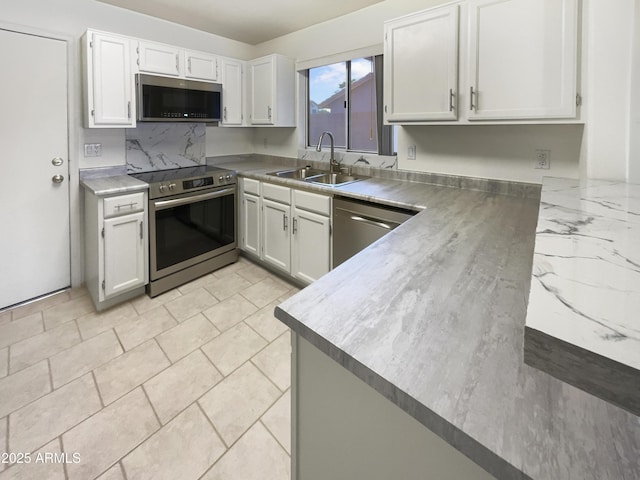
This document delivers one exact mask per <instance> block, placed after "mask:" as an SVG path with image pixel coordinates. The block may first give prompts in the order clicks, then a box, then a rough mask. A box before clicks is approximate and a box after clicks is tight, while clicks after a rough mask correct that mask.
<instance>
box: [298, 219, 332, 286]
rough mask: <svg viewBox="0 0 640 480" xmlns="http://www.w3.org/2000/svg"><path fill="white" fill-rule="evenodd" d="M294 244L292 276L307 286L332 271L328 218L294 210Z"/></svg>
mask: <svg viewBox="0 0 640 480" xmlns="http://www.w3.org/2000/svg"><path fill="white" fill-rule="evenodd" d="M291 234H292V241H291V257H292V259H291V260H292V263H291V267H292V269H291V273H292V274H293V276H294V277H297V278H299V279H300V280H303V281H305V282H307V283H311V282H314V281H316V280H317V279H318V278H320V277H321V276H322V275H324V274H325V273H327V272H328V271H329V270H330V269H331V227H330V220H329V218H328V217H325V216H323V215H318V214H317V213H312V212H308V211H306V210H302V209H299V208H295V209H294V212H293V223H292V230H291Z"/></svg>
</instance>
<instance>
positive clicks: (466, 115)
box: [384, 0, 579, 124]
mask: <svg viewBox="0 0 640 480" xmlns="http://www.w3.org/2000/svg"><path fill="white" fill-rule="evenodd" d="M578 1H579V0H466V1H460V2H456V3H453V4H449V5H446V6H443V7H436V8H432V9H428V10H424V11H421V12H417V13H415V14H411V15H407V16H404V17H401V18H398V19H395V20H390V21H387V22H385V42H384V49H385V50H384V52H385V65H384V70H385V71H384V75H385V77H384V79H385V85H384V104H385V121H386V122H387V123H406V124H411V123H425V124H427V123H443V124H444V123H447V122H449V123H451V122H456V123H465V124H469V123H473V122H477V121H479V120H484V121H485V122H486V123H489V122H491V123H509V122H520V123H535V122H545V121H556V122H576V121H579V112H578V109H577V106H576V105H577V101H576V100H577V93H578V91H577V85H578V83H579V82H578V76H577V71H578V67H577V66H578V47H579V45H578V16H579V9H578Z"/></svg>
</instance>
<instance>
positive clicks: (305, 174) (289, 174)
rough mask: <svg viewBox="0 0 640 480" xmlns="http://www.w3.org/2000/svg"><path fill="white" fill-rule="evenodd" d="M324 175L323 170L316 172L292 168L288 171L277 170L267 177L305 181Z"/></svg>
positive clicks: (309, 168) (306, 168)
mask: <svg viewBox="0 0 640 480" xmlns="http://www.w3.org/2000/svg"><path fill="white" fill-rule="evenodd" d="M323 173H326V172H325V171H324V170H316V169H314V168H311V167H303V168H293V169H289V170H279V171H277V172H270V173H267V175H273V176H275V177H280V178H292V179H294V180H305V179H306V178H309V177H313V176H317V175H322V174H323Z"/></svg>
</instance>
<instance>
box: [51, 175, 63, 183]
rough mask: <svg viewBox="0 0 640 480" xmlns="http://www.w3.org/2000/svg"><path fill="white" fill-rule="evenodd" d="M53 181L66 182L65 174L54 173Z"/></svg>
mask: <svg viewBox="0 0 640 480" xmlns="http://www.w3.org/2000/svg"><path fill="white" fill-rule="evenodd" d="M51 181H52V182H53V183H62V182H64V175H54V176H53V177H51Z"/></svg>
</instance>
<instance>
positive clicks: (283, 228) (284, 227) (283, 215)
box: [282, 213, 289, 230]
mask: <svg viewBox="0 0 640 480" xmlns="http://www.w3.org/2000/svg"><path fill="white" fill-rule="evenodd" d="M287 220H289V219H288V218H287V216H286V215H285V214H284V213H283V214H282V230H286V229H287V227H288V226H289V222H288V221H287Z"/></svg>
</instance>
